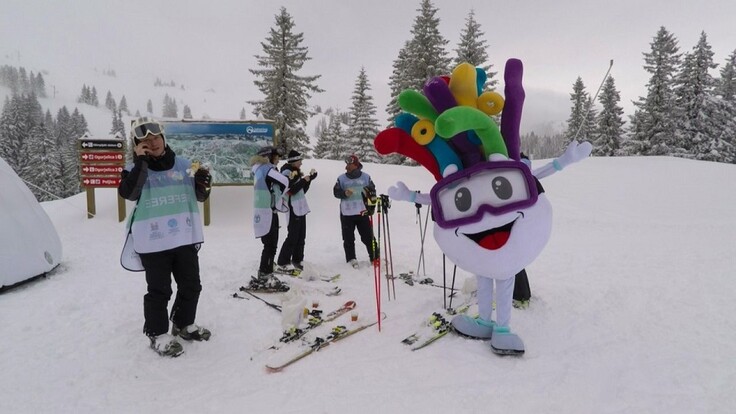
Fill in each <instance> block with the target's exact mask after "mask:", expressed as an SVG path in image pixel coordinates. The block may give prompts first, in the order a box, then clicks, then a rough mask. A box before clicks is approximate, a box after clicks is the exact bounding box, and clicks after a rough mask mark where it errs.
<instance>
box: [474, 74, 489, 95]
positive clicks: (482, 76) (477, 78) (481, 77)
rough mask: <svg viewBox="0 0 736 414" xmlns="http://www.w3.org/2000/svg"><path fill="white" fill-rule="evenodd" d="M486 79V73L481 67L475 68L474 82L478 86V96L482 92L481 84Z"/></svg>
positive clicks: (484, 82) (482, 84)
mask: <svg viewBox="0 0 736 414" xmlns="http://www.w3.org/2000/svg"><path fill="white" fill-rule="evenodd" d="M487 80H488V74H487V73H486V71H484V70H483V69H481V68H475V84H476V86H477V87H478V96H480V95H481V94H482V93H483V86H485V84H486V81H487Z"/></svg>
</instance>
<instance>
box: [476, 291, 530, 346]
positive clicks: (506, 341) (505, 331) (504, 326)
mask: <svg viewBox="0 0 736 414" xmlns="http://www.w3.org/2000/svg"><path fill="white" fill-rule="evenodd" d="M478 295H479V296H480V290H479V291H478ZM513 296H514V277H510V278H508V279H504V280H499V279H496V326H495V327H494V328H493V335H492V337H491V350H492V351H493V352H495V353H497V354H501V355H519V354H523V353H524V342H523V341H522V340H521V338H519V336H518V335H516V334H515V333H512V332H511V330H510V329H509V322H511V308H512V306H511V305H512V302H513ZM478 307H479V308H480V303H478Z"/></svg>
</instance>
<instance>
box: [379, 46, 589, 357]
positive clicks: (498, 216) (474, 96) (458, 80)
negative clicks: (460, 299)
mask: <svg viewBox="0 0 736 414" xmlns="http://www.w3.org/2000/svg"><path fill="white" fill-rule="evenodd" d="M521 75H522V66H521V62H520V61H518V60H516V59H510V60H509V61H508V62H507V64H506V71H505V78H506V98H505V99H506V101H505V107H504V100H503V98H500V95H498V94H496V93H495V92H488V91H486V92H484V91H483V87H482V86H483V83H484V82H485V80H486V78H485V72H483V71H482V70H480V69H476V68H472V66H470V65H468V64H461V65H459V66H458V67H457V68H456V69H455V70H454V71H453V74H452V77H437V78H433V79H431V80H429V81H428V82H427V84H426V85H425V87H424V90H423V92H422V93H421V94H420V93H419V92H417V91H411V90H409V91H404V92H402V94H400V95H399V105H400V106H401V108H402V109H403V110H404V111H406V112H405V113H403V114H400V115H399V116H398V117H397V120H396V126H397V127H396V128H390V129H387V130H385V131H382V132H381V133H380V134H379V135H378V136H377V137H376V140H375V146H376V149H377V150H378V152H379V153H381V154H388V153H401V154H403V155H406V156H408V157H410V158H413V159H415V160H416V161H417V162H419V163H420V164H422V165H423V166H424V167H425V168H427V169H428V170H429V171H430V172H432V173H433V174H434V176H435V178H436V179H437V181H438V183H437V184H436V185H435V186H434V187H433V188H432V191H431V193H430V194H426V193H424V194H423V193H419V192H414V191H412V190H410V189H408V188H407V187H406V185H404V183H402V182H398V183H397V184H396V186H393V187H391V188H389V196H391V197H392V198H393V199H396V200H405V201H410V202H415V203H420V204H431V206H432V214H433V218H434V238H435V240H436V241H437V244H438V245H439V246H440V248H441V249H442V252H443V253H445V255H447V257H448V258H449V259H450V260H451V261H452V262H453V263H455V264H456V265H457V266H459V267H460V268H461V269H464V270H466V271H468V272H471V273H473V274H474V275H476V276H477V277H478V295H477V296H478V310H479V314H478V317H476V318H473V317H470V316H467V315H460V316H456V317H455V318H454V319H453V320H452V324H453V327H454V329H455V331H456V332H458V333H460V334H463V335H466V336H469V337H474V338H479V339H490V342H491V349H492V350H493V351H494V352H495V353H497V354H503V355H520V354H523V353H524V344H523V341H522V340H521V338H520V337H519V336H517V335H516V334H515V333H512V332H511V330H510V321H511V309H512V297H513V290H514V277H515V275H516V274H517V273H519V272H520V271H521V270H522V269H524V268H525V267H527V266H528V265H529V264H530V263H531V262H533V261H534V259H536V258H537V256H538V255H539V254H540V253H541V252H542V250H543V249H544V246H545V245H546V244H547V242H548V240H549V238H550V234H551V232H552V206H551V204H550V202H549V200H548V199H547V196H546V194H545V193H544V189H543V188H542V186H541V184H540V183H539V181H538V179H541V178H543V177H546V176H549V175H551V174H553V173H555V172H556V171H560V170H562V169H563V168H564V167H565V166H567V165H569V164H572V163H574V162H577V161H580V160H582V159H584V158H586V157H587V156H588V155H590V152H591V150H592V146H591V145H590V143H587V142H584V143H582V144H578V142H577V141H573V142H572V143H570V145H569V146H568V148H567V149H566V150H565V152H564V154H563V155H562V156H560V157H559V158H557V159H555V160H554V161H552V162H551V163H549V164H547V165H545V166H543V167H541V168H538V169H536V170H535V171H534V172H533V173H532V172H531V170H530V168H529V166H528V165H527V164H525V163H524V162H522V160H521V158H520V143H519V125H520V119H521V107H522V104H523V100H524V92H523V88H522V87H521ZM501 107H503V114H502V118H501V128H500V130H499V128H498V126H497V125H496V124H495V121H493V120H492V118H491V117H492V116H493V115H497V114H498V113H500V112H501ZM494 301H495V310H496V315H495V316H496V317H495V318H493V311H494V307H493V304H494Z"/></svg>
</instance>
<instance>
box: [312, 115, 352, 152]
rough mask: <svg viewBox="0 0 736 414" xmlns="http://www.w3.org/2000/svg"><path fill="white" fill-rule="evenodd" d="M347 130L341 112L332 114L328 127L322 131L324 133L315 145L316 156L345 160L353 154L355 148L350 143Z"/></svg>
mask: <svg viewBox="0 0 736 414" xmlns="http://www.w3.org/2000/svg"><path fill="white" fill-rule="evenodd" d="M345 131H346V129H345V127H344V124H343V122H342V120H341V119H340V116H339V113H338V112H335V113H332V114H330V122H329V124H328V125H327V129H325V130H323V131H322V134H321V135H320V136H319V137H318V138H317V145H315V146H314V156H315V158H322V159H328V160H343V159H345V157H346V156H348V155H350V154H352V153H353V150H352V148H351V147H350V146H349V145H348V142H347V138H346V137H345ZM317 154H319V156H318V155H317Z"/></svg>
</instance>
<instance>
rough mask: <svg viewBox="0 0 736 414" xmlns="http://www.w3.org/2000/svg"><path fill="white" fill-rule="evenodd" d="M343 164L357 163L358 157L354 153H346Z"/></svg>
mask: <svg viewBox="0 0 736 414" xmlns="http://www.w3.org/2000/svg"><path fill="white" fill-rule="evenodd" d="M345 164H356V165H357V164H358V157H356V156H355V155H348V156H347V157H345Z"/></svg>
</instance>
